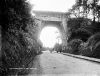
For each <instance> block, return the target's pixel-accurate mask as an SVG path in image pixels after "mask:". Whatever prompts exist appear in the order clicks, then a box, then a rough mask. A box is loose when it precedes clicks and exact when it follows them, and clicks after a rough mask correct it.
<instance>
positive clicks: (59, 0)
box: [29, 0, 75, 12]
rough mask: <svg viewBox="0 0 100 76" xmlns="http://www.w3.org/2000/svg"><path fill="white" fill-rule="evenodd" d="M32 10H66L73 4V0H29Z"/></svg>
mask: <svg viewBox="0 0 100 76" xmlns="http://www.w3.org/2000/svg"><path fill="white" fill-rule="evenodd" d="M29 2H30V3H31V4H32V5H34V7H33V10H39V11H55V12H67V11H68V9H70V8H71V7H72V5H74V4H75V0H29Z"/></svg>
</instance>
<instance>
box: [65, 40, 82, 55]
mask: <svg viewBox="0 0 100 76" xmlns="http://www.w3.org/2000/svg"><path fill="white" fill-rule="evenodd" d="M81 43H82V40H80V39H73V40H71V41H70V42H69V43H68V46H67V48H66V49H67V50H66V52H68V53H72V54H79V47H80V44H81Z"/></svg>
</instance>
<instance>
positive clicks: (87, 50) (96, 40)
mask: <svg viewBox="0 0 100 76" xmlns="http://www.w3.org/2000/svg"><path fill="white" fill-rule="evenodd" d="M99 47H100V33H96V34H94V35H92V36H91V37H90V38H89V39H88V41H87V42H86V43H84V44H83V45H81V47H80V53H81V54H82V55H85V56H91V57H96V58H100V48H99Z"/></svg>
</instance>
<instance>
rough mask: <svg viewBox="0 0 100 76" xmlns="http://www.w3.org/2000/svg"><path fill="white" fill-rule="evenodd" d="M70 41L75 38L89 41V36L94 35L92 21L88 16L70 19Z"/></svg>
mask: <svg viewBox="0 0 100 76" xmlns="http://www.w3.org/2000/svg"><path fill="white" fill-rule="evenodd" d="M67 23H68V28H69V29H68V33H69V37H68V42H69V41H70V40H72V39H74V38H79V39H82V40H83V41H87V39H88V37H89V36H91V35H92V30H90V27H91V21H90V20H89V19H87V18H72V19H69V20H68V22H67Z"/></svg>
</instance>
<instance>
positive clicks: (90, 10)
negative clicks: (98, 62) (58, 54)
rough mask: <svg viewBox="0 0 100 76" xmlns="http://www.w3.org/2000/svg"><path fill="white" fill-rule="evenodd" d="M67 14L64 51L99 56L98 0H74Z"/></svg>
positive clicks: (99, 6)
mask: <svg viewBox="0 0 100 76" xmlns="http://www.w3.org/2000/svg"><path fill="white" fill-rule="evenodd" d="M67 14H69V15H70V16H69V19H68V21H67V25H68V34H69V35H68V41H67V42H68V45H67V47H66V48H65V51H64V52H67V53H73V54H79V55H84V56H89V57H95V58H100V0H76V4H75V5H73V7H72V8H71V9H70V10H69V12H68V13H67ZM90 14H91V17H92V18H91V19H89V15H90Z"/></svg>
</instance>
